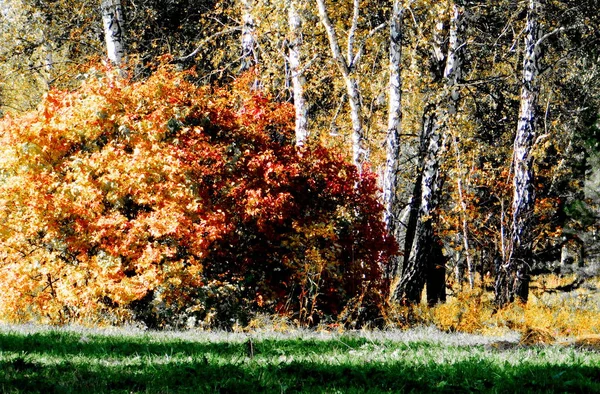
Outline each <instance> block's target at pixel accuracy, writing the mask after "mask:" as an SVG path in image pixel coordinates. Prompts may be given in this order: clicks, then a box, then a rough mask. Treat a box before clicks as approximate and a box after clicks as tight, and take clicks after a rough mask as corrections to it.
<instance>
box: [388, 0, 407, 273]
mask: <svg viewBox="0 0 600 394" xmlns="http://www.w3.org/2000/svg"><path fill="white" fill-rule="evenodd" d="M403 13H404V9H403V8H402V6H401V4H400V0H395V1H394V6H393V10H392V17H391V19H390V46H389V51H390V54H389V58H390V64H389V67H390V81H389V93H388V95H389V98H388V100H389V101H388V103H389V107H388V128H387V138H386V163H385V170H384V174H383V205H384V209H385V211H384V216H383V220H384V223H385V225H386V228H387V230H388V232H389V233H390V234H391V235H392V236H394V237H395V238H396V241H399V240H400V237H399V235H400V234H399V230H400V228H401V224H400V204H399V201H398V194H397V192H398V190H397V189H398V172H399V170H400V130H401V123H402V75H401V60H402V16H403ZM397 270H398V258H393V261H391V262H390V265H389V267H388V275H389V276H390V277H391V276H393V275H395V274H396V272H397Z"/></svg>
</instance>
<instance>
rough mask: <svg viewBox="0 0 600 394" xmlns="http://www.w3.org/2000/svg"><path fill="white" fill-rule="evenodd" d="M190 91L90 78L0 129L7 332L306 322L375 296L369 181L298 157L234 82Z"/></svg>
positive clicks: (325, 161) (175, 85)
mask: <svg viewBox="0 0 600 394" xmlns="http://www.w3.org/2000/svg"><path fill="white" fill-rule="evenodd" d="M192 78H193V74H192V73H186V72H175V71H172V70H170V69H169V68H166V67H162V68H159V69H158V70H157V71H156V72H155V73H154V74H153V75H152V76H151V77H150V78H149V79H148V80H145V81H142V82H128V81H124V80H119V79H116V78H111V77H110V76H107V75H106V74H105V73H104V72H98V71H93V70H92V71H91V72H90V75H89V77H88V79H87V81H86V82H85V83H84V84H83V86H82V87H81V88H80V89H78V90H77V91H75V92H70V93H69V92H59V91H53V92H50V93H49V94H48V96H47V97H46V99H45V100H44V102H43V104H42V106H41V108H40V110H39V111H37V112H35V113H30V114H26V115H23V116H22V117H19V118H5V119H3V120H2V121H1V122H0V138H1V141H0V144H1V146H2V148H0V149H1V151H0V155H1V156H0V157H1V158H2V160H1V161H2V164H0V165H1V168H0V171H1V174H2V179H1V181H0V215H1V219H2V220H3V222H4V223H5V225H4V226H3V229H2V232H1V233H0V240H1V242H2V244H1V246H0V253H2V261H3V267H2V270H1V271H0V272H1V273H0V276H1V277H0V293H1V295H0V310H1V311H2V313H3V314H4V315H5V316H9V317H10V318H11V319H13V320H19V319H21V320H29V319H46V320H48V321H51V322H61V321H63V322H64V321H90V320H94V319H100V317H101V316H110V317H111V319H113V321H120V320H126V319H131V318H133V319H138V320H143V321H145V322H146V323H147V324H149V325H153V326H161V325H163V324H167V323H168V324H178V322H179V323H180V322H181V319H187V318H190V317H194V318H197V319H200V320H210V319H213V321H214V320H215V319H216V320H217V323H218V324H220V325H228V324H231V323H230V322H231V320H235V319H240V318H243V315H244V313H245V312H247V311H250V310H265V311H271V312H273V311H276V312H279V313H285V314H290V315H292V316H295V317H296V318H298V319H299V320H300V321H304V322H309V323H310V322H315V320H314V319H315V318H317V317H320V316H330V317H335V316H336V315H337V314H338V313H340V311H341V310H342V309H343V308H344V307H345V306H346V305H347V304H348V302H349V301H350V300H353V302H355V301H356V300H358V299H360V300H370V301H369V302H371V303H373V302H376V297H385V292H386V290H387V286H386V284H385V283H384V282H383V280H382V278H381V267H382V265H383V264H385V262H386V261H387V259H388V257H389V255H390V254H391V253H393V252H394V247H395V246H394V244H393V242H392V241H391V239H390V238H389V237H387V236H386V234H385V231H384V227H383V224H382V223H381V220H380V217H381V206H380V204H379V203H378V201H377V187H376V182H375V177H374V175H373V174H371V173H370V172H368V171H364V173H363V175H362V176H360V177H359V175H358V174H357V171H356V168H355V167H354V166H352V165H350V164H348V163H346V162H344V161H343V160H342V158H341V156H340V155H338V154H336V153H334V152H332V151H330V150H327V149H325V148H322V147H313V148H306V149H304V150H302V151H298V150H297V149H296V148H295V147H294V146H293V110H292V108H291V106H290V105H287V104H281V103H275V102H273V101H271V100H270V99H269V97H266V96H265V95H263V94H262V93H260V92H258V91H249V90H248V89H247V88H246V87H247V86H248V80H247V79H244V78H241V79H240V80H238V81H237V82H236V83H234V84H233V85H232V86H231V87H228V88H216V87H211V88H207V87H202V88H201V87H197V86H195V85H194V84H193V83H192V82H190V81H191V79H192ZM365 302H366V301H365ZM223 320H227V321H226V322H223Z"/></svg>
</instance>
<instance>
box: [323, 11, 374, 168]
mask: <svg viewBox="0 0 600 394" xmlns="http://www.w3.org/2000/svg"><path fill="white" fill-rule="evenodd" d="M317 5H318V8H319V17H320V19H321V23H322V24H323V26H324V27H325V32H326V33H327V38H328V40H329V46H330V48H331V54H332V56H333V59H334V60H335V62H336V64H337V66H338V69H339V70H340V73H341V74H342V78H343V79H344V83H345V85H346V93H347V95H348V103H349V104H350V117H351V119H352V161H353V163H354V164H355V165H356V166H357V167H358V168H359V170H360V169H361V168H362V165H363V164H365V163H366V162H367V161H368V158H369V151H368V148H367V141H366V138H365V134H364V127H363V119H362V115H361V105H360V93H359V88H358V80H357V79H356V77H355V76H354V75H353V70H354V67H355V66H356V64H354V63H355V60H354V58H353V57H354V34H355V32H356V24H357V23H358V18H357V17H356V15H358V7H359V2H358V1H357V0H354V10H353V11H354V12H353V20H352V26H351V28H350V31H349V34H348V59H346V58H345V57H344V55H343V54H342V51H341V49H340V45H339V42H338V39H337V36H336V33H335V28H334V27H333V24H332V23H331V20H330V19H329V15H328V13H327V8H326V6H325V0H317ZM356 61H357V60H356Z"/></svg>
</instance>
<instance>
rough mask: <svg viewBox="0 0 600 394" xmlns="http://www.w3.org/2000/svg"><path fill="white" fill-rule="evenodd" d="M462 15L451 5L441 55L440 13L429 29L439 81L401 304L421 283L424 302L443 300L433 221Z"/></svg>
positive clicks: (428, 117) (425, 135) (454, 93)
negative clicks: (445, 45) (425, 294)
mask: <svg viewBox="0 0 600 394" xmlns="http://www.w3.org/2000/svg"><path fill="white" fill-rule="evenodd" d="M463 14H464V10H463V9H462V7H460V6H459V5H458V4H453V9H452V13H451V17H450V31H449V33H448V34H449V37H450V40H449V45H448V51H447V53H444V51H443V47H442V44H443V42H444V36H445V35H446V34H447V33H446V30H445V26H444V22H443V19H442V17H441V16H440V19H439V20H438V22H437V23H436V25H435V27H434V31H433V39H432V48H431V61H432V63H433V65H434V67H433V71H434V73H437V74H438V75H434V80H435V79H438V80H442V81H443V82H442V86H441V88H440V89H441V93H438V95H439V96H440V102H436V101H435V99H434V102H433V103H430V104H428V105H427V106H426V107H425V109H424V114H423V127H422V131H421V137H420V139H421V141H420V149H419V165H418V173H417V179H416V180H415V184H414V189H413V196H412V201H411V208H410V216H409V220H408V224H407V231H406V237H405V244H404V266H403V270H402V275H401V277H400V283H399V284H398V286H397V287H396V289H395V290H394V298H395V299H396V300H399V301H402V302H408V303H417V302H419V300H420V298H421V292H422V291H423V287H424V285H425V283H427V300H428V302H429V303H430V304H435V303H437V302H440V301H444V300H445V257H444V255H443V252H442V246H441V240H440V239H439V237H438V236H437V234H436V233H435V229H434V223H435V221H436V217H437V216H436V209H437V207H438V203H439V198H440V191H441V186H442V178H441V175H440V165H441V151H442V149H443V146H444V145H445V140H446V136H447V134H448V133H447V132H446V131H445V127H446V123H447V118H448V116H450V115H454V114H455V113H456V111H457V105H458V104H457V103H458V100H459V90H458V86H457V84H458V81H459V79H460V77H461V72H462V71H461V70H462V55H461V52H462V49H463V46H464V45H463V42H462V40H463V38H462V37H461V36H462V34H463ZM439 65H441V67H440V66H439ZM434 97H436V95H434Z"/></svg>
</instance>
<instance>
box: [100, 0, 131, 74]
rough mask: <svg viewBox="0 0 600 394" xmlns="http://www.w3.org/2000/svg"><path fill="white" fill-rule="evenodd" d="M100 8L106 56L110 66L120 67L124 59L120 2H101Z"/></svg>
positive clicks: (107, 0)
mask: <svg viewBox="0 0 600 394" xmlns="http://www.w3.org/2000/svg"><path fill="white" fill-rule="evenodd" d="M100 8H101V11H102V24H103V27H104V41H105V44H106V55H107V57H108V59H109V60H110V61H111V62H112V64H114V65H115V66H121V65H122V64H123V61H124V59H125V36H124V24H125V18H124V15H123V6H122V4H121V0H102V3H101V7H100Z"/></svg>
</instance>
